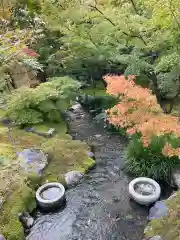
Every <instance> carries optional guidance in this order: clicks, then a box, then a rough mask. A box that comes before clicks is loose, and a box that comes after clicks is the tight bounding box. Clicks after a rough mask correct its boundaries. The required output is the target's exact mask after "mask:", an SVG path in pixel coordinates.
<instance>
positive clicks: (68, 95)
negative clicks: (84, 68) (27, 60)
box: [6, 77, 80, 125]
mask: <svg viewBox="0 0 180 240" xmlns="http://www.w3.org/2000/svg"><path fill="white" fill-rule="evenodd" d="M78 87H80V84H79V83H78V82H76V81H74V80H72V79H71V78H68V77H59V78H53V79H50V81H49V82H46V83H42V84H41V85H40V86H38V87H37V88H35V89H29V88H26V87H22V88H20V89H18V90H16V91H14V92H13V93H12V94H11V95H9V96H8V108H7V111H6V115H7V116H8V117H9V118H10V119H11V120H13V121H14V122H15V123H16V124H18V125H22V124H24V125H26V124H36V123H41V122H43V121H44V120H49V121H55V122H57V121H60V120H61V117H60V111H62V110H64V108H65V103H66V106H67V105H68V102H69V101H70V100H71V99H72V98H73V97H74V92H75V90H76V89H78ZM61 101H62V102H61ZM61 103H62V104H61ZM61 107H62V108H61Z"/></svg>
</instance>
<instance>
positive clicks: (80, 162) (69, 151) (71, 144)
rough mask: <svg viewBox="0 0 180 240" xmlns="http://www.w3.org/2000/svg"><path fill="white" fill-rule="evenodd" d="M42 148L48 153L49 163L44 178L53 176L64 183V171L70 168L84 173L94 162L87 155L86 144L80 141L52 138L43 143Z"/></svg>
mask: <svg viewBox="0 0 180 240" xmlns="http://www.w3.org/2000/svg"><path fill="white" fill-rule="evenodd" d="M42 149H43V151H44V152H46V153H48V155H49V164H48V166H47V168H46V169H45V171H44V179H45V180H50V179H52V178H55V179H57V180H58V181H60V182H61V183H64V177H62V175H63V174H64V173H66V172H69V171H72V170H79V171H82V172H83V173H84V172H86V171H87V170H88V169H89V168H92V166H93V165H94V164H95V161H94V160H93V159H91V158H89V157H88V151H89V148H88V146H87V145H86V144H85V143H83V142H80V141H76V140H63V139H59V138H53V139H50V140H49V141H47V142H46V143H44V144H43V145H42Z"/></svg>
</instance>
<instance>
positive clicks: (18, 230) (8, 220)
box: [0, 183, 36, 240]
mask: <svg viewBox="0 0 180 240" xmlns="http://www.w3.org/2000/svg"><path fill="white" fill-rule="evenodd" d="M34 196H35V192H34V191H33V190H32V189H31V188H29V187H28V186H27V185H26V184H24V183H22V184H19V185H15V186H14V189H13V192H12V194H11V195H10V196H9V197H8V200H7V201H6V203H5V204H4V205H3V208H2V210H1V214H0V223H1V224H0V232H1V233H2V234H3V235H4V236H5V237H6V238H7V240H24V239H25V237H24V229H23V227H22V225H21V223H20V222H19V219H18V213H19V212H22V211H28V212H31V211H32V210H33V209H34V208H35V207H36V202H35V197H34Z"/></svg>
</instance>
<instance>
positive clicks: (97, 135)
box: [94, 134, 102, 138]
mask: <svg viewBox="0 0 180 240" xmlns="http://www.w3.org/2000/svg"><path fill="white" fill-rule="evenodd" d="M94 137H95V138H101V137H102V135H101V134H96V135H94Z"/></svg>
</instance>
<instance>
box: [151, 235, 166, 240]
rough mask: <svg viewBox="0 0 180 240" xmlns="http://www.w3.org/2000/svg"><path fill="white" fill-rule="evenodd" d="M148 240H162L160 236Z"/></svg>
mask: <svg viewBox="0 0 180 240" xmlns="http://www.w3.org/2000/svg"><path fill="white" fill-rule="evenodd" d="M149 240H163V239H162V237H161V236H159V235H157V236H154V237H152V238H149Z"/></svg>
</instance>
